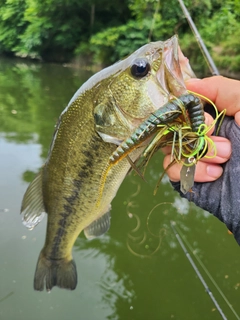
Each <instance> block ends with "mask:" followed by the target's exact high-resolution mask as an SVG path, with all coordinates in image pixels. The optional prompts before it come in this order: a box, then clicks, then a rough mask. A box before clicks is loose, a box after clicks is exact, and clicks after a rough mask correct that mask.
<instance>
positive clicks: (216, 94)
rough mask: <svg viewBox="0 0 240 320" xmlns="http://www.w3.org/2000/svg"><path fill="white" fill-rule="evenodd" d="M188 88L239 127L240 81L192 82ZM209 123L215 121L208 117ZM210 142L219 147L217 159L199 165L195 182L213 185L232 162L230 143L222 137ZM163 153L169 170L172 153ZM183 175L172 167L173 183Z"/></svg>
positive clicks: (189, 82)
mask: <svg viewBox="0 0 240 320" xmlns="http://www.w3.org/2000/svg"><path fill="white" fill-rule="evenodd" d="M186 85H187V89H188V90H190V91H193V92H197V93H199V94H201V95H203V96H206V97H207V98H209V99H210V100H212V101H213V102H214V103H215V104H216V106H217V108H218V110H219V111H222V110H223V109H226V114H227V115H228V116H234V118H235V122H236V123H237V124H238V125H239V126H240V81H237V80H232V79H228V78H225V77H221V76H214V77H210V78H205V79H202V80H199V79H191V80H189V81H187V83H186ZM206 120H207V121H206V122H207V124H208V125H209V124H210V123H211V121H212V119H211V117H210V116H209V115H206ZM211 139H212V140H213V142H214V143H215V145H216V150H217V155H216V157H214V158H203V159H201V160H200V161H199V162H198V163H197V166H196V172H195V181H196V182H210V181H214V180H216V179H218V178H219V177H220V176H221V175H222V172H223V169H222V166H221V164H222V163H225V162H226V161H228V159H229V158H230V155H231V143H230V141H229V140H228V139H226V138H224V137H219V136H218V137H216V136H212V137H211ZM163 151H164V153H165V154H166V157H165V158H164V162H163V166H164V168H165V169H166V168H167V166H168V165H169V164H170V149H164V150H163ZM210 152H211V151H210ZM208 155H209V153H208ZM180 171H181V165H180V164H177V163H176V164H174V165H173V166H171V167H170V168H169V169H168V170H167V174H168V176H169V178H170V180H171V181H173V182H176V181H179V180H180Z"/></svg>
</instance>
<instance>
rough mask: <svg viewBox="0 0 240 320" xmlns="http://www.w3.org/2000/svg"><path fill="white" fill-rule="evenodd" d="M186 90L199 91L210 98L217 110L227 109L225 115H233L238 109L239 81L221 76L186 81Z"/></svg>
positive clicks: (239, 109) (239, 99)
mask: <svg viewBox="0 0 240 320" xmlns="http://www.w3.org/2000/svg"><path fill="white" fill-rule="evenodd" d="M186 86H187V89H188V90H191V91H193V92H196V93H199V94H201V95H203V96H206V97H207V98H208V99H210V100H212V101H213V102H214V103H215V104H216V106H217V108H218V110H220V111H222V110H223V109H226V110H227V115H229V116H234V115H235V114H236V112H238V111H240V81H238V80H233V79H229V78H226V77H222V76H213V77H210V78H204V79H201V80H200V79H191V80H188V81H186Z"/></svg>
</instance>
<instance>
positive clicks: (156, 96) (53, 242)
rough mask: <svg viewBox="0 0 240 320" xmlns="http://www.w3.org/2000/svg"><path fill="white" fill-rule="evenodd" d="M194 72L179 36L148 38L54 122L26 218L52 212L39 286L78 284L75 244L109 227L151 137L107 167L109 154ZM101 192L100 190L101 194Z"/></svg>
mask: <svg viewBox="0 0 240 320" xmlns="http://www.w3.org/2000/svg"><path fill="white" fill-rule="evenodd" d="M191 77H195V75H194V73H193V71H192V69H191V67H190V64H189V62H188V60H187V58H185V57H184V56H183V54H182V52H181V49H180V46H179V44H178V37H177V36H173V37H172V38H170V39H168V40H166V41H156V42H150V43H148V44H146V45H144V46H142V47H141V48H139V49H138V50H136V51H135V52H134V53H132V54H131V55H129V56H128V57H127V58H125V59H123V60H121V61H119V62H117V63H115V64H113V65H112V66H110V67H107V68H105V69H103V70H101V71H99V72H98V73H96V74H95V75H93V76H92V77H90V78H89V79H88V80H87V81H86V82H85V83H84V84H83V85H82V86H81V87H80V88H79V89H78V90H77V92H76V93H75V94H74V96H73V97H72V99H71V100H70V102H69V104H68V105H67V107H66V108H65V109H64V110H63V112H62V113H61V115H60V117H59V120H58V123H57V125H56V127H55V132H54V134H53V139H52V143H51V145H50V149H49V153H48V156H47V159H46V162H45V164H44V165H43V167H42V168H41V169H40V172H39V173H38V175H37V176H36V177H35V179H34V180H33V181H32V182H31V184H30V185H29V186H28V188H27V190H26V192H25V194H24V197H23V200H22V206H21V215H22V220H23V224H24V225H25V226H26V227H27V228H29V229H33V228H34V227H35V226H36V225H37V224H38V223H40V221H41V220H42V219H43V217H44V216H45V214H46V215H47V230H46V239H45V244H44V246H43V248H42V250H41V252H40V255H39V258H38V262H37V266H36V270H35V275H34V289H35V290H38V291H43V290H45V289H46V290H47V291H51V290H52V288H53V287H55V286H56V287H59V288H65V289H69V290H74V289H75V288H76V286H77V281H78V279H77V278H78V277H77V268H76V264H75V262H74V260H73V256H72V249H73V246H74V243H75V241H76V239H77V237H78V236H79V234H80V233H81V232H82V231H84V234H85V236H86V238H87V239H93V238H95V237H99V236H101V235H103V234H104V233H105V232H107V231H108V229H109V227H110V219H111V216H110V210H111V202H112V200H113V198H114V197H115V195H116V193H117V191H118V189H119V187H120V185H121V183H122V181H123V179H124V178H125V176H126V175H127V173H128V172H129V171H130V169H131V161H132V163H134V162H135V161H137V159H138V158H139V157H140V156H141V154H142V153H143V151H144V149H145V147H146V145H147V143H148V141H144V143H143V144H140V145H139V146H138V148H136V149H134V150H133V151H132V152H131V153H130V154H129V157H130V158H131V161H128V159H127V158H125V159H123V160H122V161H119V163H118V164H116V165H115V166H114V167H113V168H111V170H109V172H108V175H107V178H106V181H105V183H104V186H102V190H101V193H100V191H99V190H100V186H99V184H100V181H101V177H102V174H103V172H104V170H105V168H106V166H107V164H108V160H109V157H110V156H111V154H112V153H113V152H114V150H116V148H117V147H118V146H119V145H120V144H121V142H122V141H124V140H125V139H126V138H127V137H128V136H130V135H131V134H132V132H133V131H134V130H135V129H136V128H137V127H138V126H139V125H140V124H141V123H142V122H143V121H145V120H146V119H147V118H148V117H149V115H150V114H151V113H153V112H155V111H156V110H158V109H159V108H161V107H162V106H163V105H164V104H165V103H166V102H167V101H169V100H170V99H171V98H172V97H174V96H176V97H178V96H180V95H182V94H185V93H187V90H186V87H185V84H184V81H185V80H186V79H188V78H191ZM100 194H101V195H100Z"/></svg>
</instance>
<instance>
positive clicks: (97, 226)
mask: <svg viewBox="0 0 240 320" xmlns="http://www.w3.org/2000/svg"><path fill="white" fill-rule="evenodd" d="M110 218H111V217H110V210H109V211H107V212H106V213H104V214H103V215H102V216H101V217H100V218H98V219H96V220H94V221H93V222H92V223H91V224H90V225H89V226H87V227H86V228H85V229H84V234H85V236H86V238H87V239H94V238H96V237H99V236H101V235H103V234H104V233H105V232H107V231H108V229H109V228H110Z"/></svg>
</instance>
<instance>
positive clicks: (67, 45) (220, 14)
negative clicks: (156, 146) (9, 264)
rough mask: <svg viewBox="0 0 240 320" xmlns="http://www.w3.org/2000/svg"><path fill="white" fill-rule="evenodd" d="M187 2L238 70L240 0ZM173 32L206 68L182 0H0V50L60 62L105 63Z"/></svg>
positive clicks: (217, 53) (215, 48)
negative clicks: (78, 59) (81, 59)
mask: <svg viewBox="0 0 240 320" xmlns="http://www.w3.org/2000/svg"><path fill="white" fill-rule="evenodd" d="M185 4H186V6H187V7H188V9H189V11H190V14H191V16H192V18H193V20H194V22H195V24H196V26H197V28H198V29H199V32H200V34H201V35H202V37H203V39H204V41H205V43H206V45H207V47H208V48H209V50H210V51H211V52H212V54H213V56H214V59H215V60H216V62H217V63H218V66H219V68H220V69H221V68H226V67H227V68H228V70H229V71H236V70H239V56H240V48H239V42H238V41H237V40H236V39H238V38H239V29H240V2H239V0H185ZM174 33H177V34H178V35H179V39H180V43H181V47H182V48H183V51H184V53H185V54H186V55H187V56H188V57H189V58H190V60H191V63H192V64H193V66H194V69H197V70H199V71H201V70H202V71H205V70H206V69H207V67H206V64H205V62H204V61H203V59H202V56H201V53H200V50H199V48H198V46H197V42H196V40H195V39H194V37H193V36H192V32H191V29H190V28H189V25H188V23H187V21H186V18H185V17H184V15H183V13H182V10H181V8H180V6H179V5H178V1H177V0H168V1H166V0H162V1H161V0H115V1H114V2H113V1H109V0H90V1H89V0H81V1H80V0H46V1H40V0H0V53H1V52H2V53H8V54H15V55H19V56H22V57H25V56H28V57H29V56H30V57H36V58H42V59H44V60H48V61H60V62H61V61H68V60H70V59H71V58H72V57H73V56H74V55H81V56H86V57H87V58H88V61H90V60H93V61H94V62H95V63H101V64H105V65H106V64H110V63H113V62H114V61H116V60H119V59H121V58H123V57H125V56H126V55H128V54H129V53H131V52H132V51H134V50H136V49H137V48H138V47H140V46H141V45H143V44H145V43H146V42H149V41H155V40H166V39H167V38H169V37H171V36H172V35H173V34H174ZM195 65H196V66H197V67H195Z"/></svg>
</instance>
